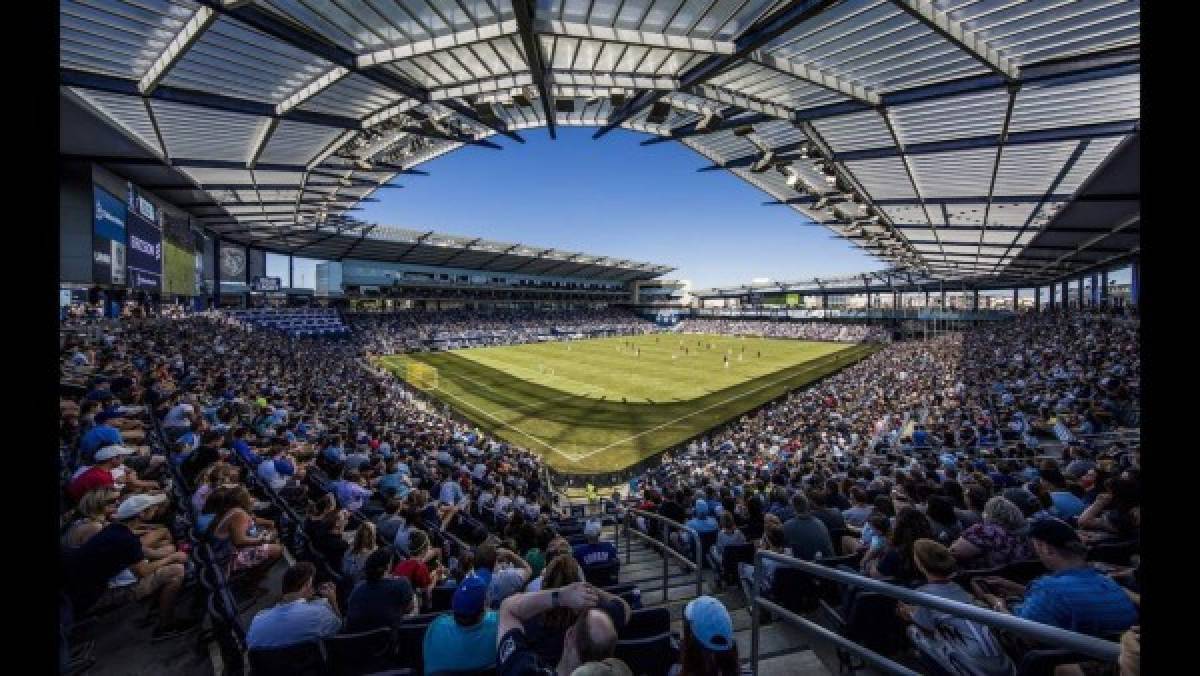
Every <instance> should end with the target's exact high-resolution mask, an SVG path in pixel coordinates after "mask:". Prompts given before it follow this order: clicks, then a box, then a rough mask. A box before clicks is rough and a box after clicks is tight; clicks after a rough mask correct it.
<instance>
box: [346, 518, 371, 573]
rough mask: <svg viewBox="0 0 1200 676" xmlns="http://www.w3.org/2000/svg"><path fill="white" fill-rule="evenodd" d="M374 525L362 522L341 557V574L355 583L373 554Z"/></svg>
mask: <svg viewBox="0 0 1200 676" xmlns="http://www.w3.org/2000/svg"><path fill="white" fill-rule="evenodd" d="M375 549H376V545H375V524H373V523H371V522H370V521H364V522H363V523H362V524H361V525H359V527H358V530H357V531H355V532H354V544H353V545H351V547H350V551H348V552H346V555H345V556H343V557H342V574H343V575H345V576H346V577H347V578H349V579H350V580H351V581H353V582H355V583H357V582H358V581H359V580H360V579H361V578H362V571H363V566H364V565H365V564H366V562H367V558H368V557H370V556H371V554H372V553H374V552H375Z"/></svg>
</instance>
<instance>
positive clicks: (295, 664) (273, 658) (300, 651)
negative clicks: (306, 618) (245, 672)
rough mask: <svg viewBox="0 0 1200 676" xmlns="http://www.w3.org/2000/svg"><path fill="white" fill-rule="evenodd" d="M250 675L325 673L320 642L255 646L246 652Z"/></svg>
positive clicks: (311, 675)
mask: <svg viewBox="0 0 1200 676" xmlns="http://www.w3.org/2000/svg"><path fill="white" fill-rule="evenodd" d="M247 657H248V658H249V660H250V673H251V676H321V674H324V673H326V665H325V654H324V653H323V652H322V651H321V644H320V643H318V642H316V641H306V642H304V643H299V644H296V645H293V646H287V647H285V648H269V649H263V648H256V649H252V650H250V651H248V652H247Z"/></svg>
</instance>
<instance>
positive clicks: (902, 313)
mask: <svg viewBox="0 0 1200 676" xmlns="http://www.w3.org/2000/svg"><path fill="white" fill-rule="evenodd" d="M689 316H690V317H695V318H698V319H705V318H718V319H720V318H735V319H742V318H756V319H915V320H918V321H979V320H991V321H997V320H1003V319H1012V318H1013V317H1015V316H1016V313H1014V312H1013V311H1012V310H966V309H963V310H953V309H952V310H944V311H943V310H927V309H919V308H899V309H892V308H888V309H873V310H810V309H787V308H765V307H749V308H692V309H691V313H690V315H689Z"/></svg>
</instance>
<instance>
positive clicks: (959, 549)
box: [950, 496, 1033, 568]
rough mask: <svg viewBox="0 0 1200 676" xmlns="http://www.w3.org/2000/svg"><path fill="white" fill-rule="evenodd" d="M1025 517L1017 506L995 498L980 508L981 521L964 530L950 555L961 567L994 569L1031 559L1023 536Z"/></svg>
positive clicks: (1031, 554) (1030, 553)
mask: <svg viewBox="0 0 1200 676" xmlns="http://www.w3.org/2000/svg"><path fill="white" fill-rule="evenodd" d="M1024 528H1025V517H1024V516H1023V515H1022V514H1021V510H1020V509H1018V508H1017V506H1016V505H1014V504H1013V503H1011V502H1009V501H1008V500H1005V499H1004V498H1002V497H1000V496H996V497H994V498H992V499H991V500H988V501H987V504H986V505H985V506H984V508H983V522H982V523H977V524H975V525H974V526H971V527H970V528H967V529H966V530H964V531H963V533H962V535H961V536H960V537H959V538H958V539H957V540H955V541H954V544H952V545H951V546H950V553H951V554H954V558H955V559H956V560H957V561H958V562H959V564H961V565H962V566H963V567H964V568H995V567H997V566H1005V565H1008V564H1010V563H1013V562H1014V561H1027V560H1029V559H1031V558H1033V552H1032V551H1031V550H1030V548H1029V542H1028V540H1027V539H1026V537H1025V536H1024V535H1023V534H1022V531H1023V529H1024Z"/></svg>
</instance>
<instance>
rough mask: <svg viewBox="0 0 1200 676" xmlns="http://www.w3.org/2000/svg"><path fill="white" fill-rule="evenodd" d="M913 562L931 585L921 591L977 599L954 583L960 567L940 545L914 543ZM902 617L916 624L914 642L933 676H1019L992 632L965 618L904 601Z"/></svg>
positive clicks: (962, 599) (949, 597)
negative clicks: (1015, 675) (944, 675)
mask: <svg viewBox="0 0 1200 676" xmlns="http://www.w3.org/2000/svg"><path fill="white" fill-rule="evenodd" d="M913 562H914V563H915V565H916V568H917V570H918V571H920V573H921V575H923V576H924V577H925V580H926V583H925V584H924V585H922V586H920V587H918V588H917V591H919V592H924V593H926V594H930V595H932V596H937V597H940V598H944V599H947V600H949V601H958V602H959V603H972V602H973V601H974V598H973V597H972V596H971V594H970V593H969V592H968V591H967V590H966V589H963V588H962V587H961V586H960V585H959V584H958V583H957V582H954V581H953V580H952V579H951V578H952V577H953V576H954V574H955V573H956V572H957V570H958V563H957V561H955V559H954V555H953V554H951V553H950V550H949V549H947V548H946V546H945V545H942V544H940V543H938V542H936V541H934V540H931V539H928V538H921V539H919V540H917V541H916V542H914V543H913ZM896 613H897V614H898V615H899V616H900V618H901V619H903V620H905V621H906V622H911V623H912V626H911V627H909V629H908V637H909V639H910V640H911V641H912V643H913V646H914V647H916V649H917V652H918V654H920V656H921V661H922V663H923V664H924V665H925V667H926V672H927V673H930V674H936V675H939V676H940V675H942V674H947V675H949V674H954V675H956V676H957V675H964V676H966V675H969V676H1013V675H1014V674H1016V673H1017V670H1016V667H1015V666H1014V664H1013V662H1012V660H1011V659H1010V658H1009V657H1008V655H1007V654H1006V653H1005V652H1004V649H1003V648H1002V647H1001V645H1000V642H999V641H997V640H996V637H995V636H994V635H993V634H992V631H991V629H989V628H988V627H987V626H985V625H982V624H979V623H978V622H974V621H971V620H967V619H965V618H962V617H958V616H955V615H951V614H949V613H944V612H942V611H939V610H934V609H933V608H928V607H925V606H912V605H909V604H907V603H903V602H899V603H897V604H896Z"/></svg>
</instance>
